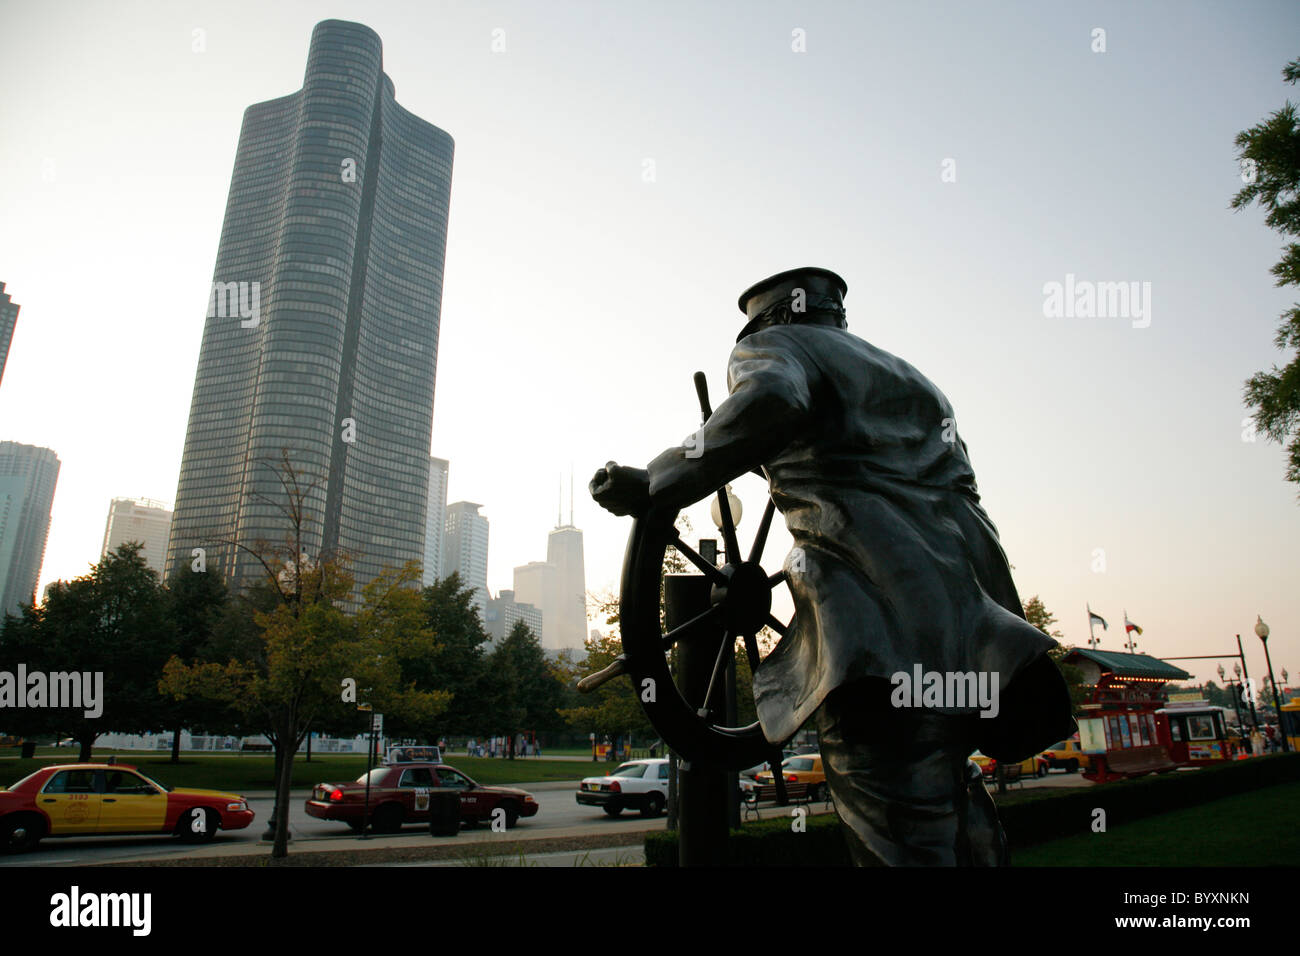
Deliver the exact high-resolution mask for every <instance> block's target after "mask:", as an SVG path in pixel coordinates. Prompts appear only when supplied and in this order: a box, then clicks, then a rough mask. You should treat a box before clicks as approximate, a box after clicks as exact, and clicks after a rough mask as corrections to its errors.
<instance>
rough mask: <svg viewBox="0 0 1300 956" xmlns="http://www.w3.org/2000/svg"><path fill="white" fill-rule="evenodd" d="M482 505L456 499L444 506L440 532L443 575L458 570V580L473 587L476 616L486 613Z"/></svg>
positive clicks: (485, 525) (485, 534) (485, 539)
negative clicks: (443, 526)
mask: <svg viewBox="0 0 1300 956" xmlns="http://www.w3.org/2000/svg"><path fill="white" fill-rule="evenodd" d="M482 507H483V506H482V505H480V504H475V503H474V502H472V501H457V502H455V503H454V504H450V505H448V506H447V520H446V526H445V531H444V533H443V553H442V570H443V577H450V576H451V575H452V573H453V572H455V573H458V574H460V582H461V584H462V585H464V586H466V587H472V588H474V605H475V606H476V607H477V608H478V613H479V617H480V618H485V617H486V612H487V602H488V589H487V568H488V519H487V518H486V517H485V516H484V515H481V514H479V513H478V509H479V508H482Z"/></svg>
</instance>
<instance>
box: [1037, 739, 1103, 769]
mask: <svg viewBox="0 0 1300 956" xmlns="http://www.w3.org/2000/svg"><path fill="white" fill-rule="evenodd" d="M1038 756H1040V757H1042V758H1043V759H1044V760H1046V761H1047V764H1048V766H1050V767H1051V768H1052V769H1053V770H1055V769H1057V768H1058V767H1060V768H1062V769H1064V770H1065V772H1066V773H1074V772H1075V771H1076V770H1080V769H1082V770H1087V769H1088V768H1090V767H1091V766H1092V758H1091V757H1090V756H1088V755H1087V754H1086V753H1084V752H1083V751H1082V750H1080V749H1079V741H1078V738H1073V737H1072V738H1071V739H1069V740H1062V741H1061V742H1060V743H1056V744H1052V746H1050V747H1048V748H1047V749H1046V750H1044V751H1043V752H1042V753H1041V754H1039V755H1038Z"/></svg>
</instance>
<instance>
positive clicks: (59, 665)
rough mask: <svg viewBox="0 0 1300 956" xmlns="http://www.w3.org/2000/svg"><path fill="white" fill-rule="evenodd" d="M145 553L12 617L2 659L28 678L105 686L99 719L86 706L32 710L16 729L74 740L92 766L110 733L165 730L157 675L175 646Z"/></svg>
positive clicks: (113, 556) (122, 553)
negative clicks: (74, 677) (21, 667)
mask: <svg viewBox="0 0 1300 956" xmlns="http://www.w3.org/2000/svg"><path fill="white" fill-rule="evenodd" d="M142 547H143V546H142V545H140V544H137V543H131V544H123V545H122V546H120V547H119V548H118V549H117V550H116V551H114V552H112V553H110V554H106V555H105V556H104V557H103V558H102V559H101V560H100V562H99V563H98V564H97V565H95V566H94V567H93V568H92V569H91V570H90V573H89V574H86V575H83V576H81V577H79V578H75V579H73V580H72V581H67V582H62V581H60V582H56V583H55V584H54V585H53V586H52V587H51V588H50V590H49V594H48V596H47V597H46V599H45V601H44V602H43V603H42V604H41V605H39V606H30V605H26V606H23V607H22V609H21V610H22V614H21V615H20V616H18V617H13V616H10V617H9V618H8V620H7V622H6V626H5V629H4V636H3V641H2V642H0V644H2V646H0V660H3V661H5V662H6V663H9V662H13V663H15V664H16V663H18V662H22V663H24V664H26V666H27V670H28V673H29V674H31V673H32V672H37V671H39V672H43V673H44V674H46V675H49V674H53V673H71V674H87V673H89V674H91V675H95V676H93V677H92V682H93V684H92V693H93V692H94V691H93V686H94V685H96V684H97V685H98V686H100V687H102V692H101V693H100V698H101V699H100V700H99V701H98V702H97V703H98V708H99V713H97V714H95V715H94V716H89V717H88V716H86V708H84V707H82V708H77V707H70V708H58V709H52V708H51V709H42V710H41V711H38V712H35V713H33V711H32V710H30V709H28V710H26V711H25V713H24V715H23V717H21V718H19V722H26V723H25V726H24V727H22V728H18V727H15V728H14V730H20V731H21V732H23V733H26V734H30V735H33V736H34V735H36V734H43V733H52V734H54V735H56V736H59V737H64V736H67V737H71V738H73V739H74V740H75V741H76V742H77V744H78V745H79V747H80V755H79V759H80V760H82V761H88V760H90V757H91V750H92V747H93V746H94V743H95V740H96V739H97V738H98V737H99V736H100V734H102V733H104V732H105V731H107V730H115V731H120V732H124V733H143V732H146V731H150V730H154V729H156V728H157V727H158V726H159V725H160V724H162V722H163V721H164V719H165V717H166V715H167V702H166V701H165V700H164V699H163V698H162V696H161V695H160V694H159V692H158V687H157V680H158V671H159V669H160V668H161V667H162V664H163V661H165V660H166V659H167V656H168V654H169V653H170V652H171V648H170V646H169V643H168V634H167V628H166V621H165V609H164V598H163V592H162V589H161V587H160V586H159V584H158V575H157V573H156V572H154V571H153V570H152V569H151V568H150V567H149V566H148V565H147V564H145V560H144V557H143V556H142V555H141V553H140V552H141V550H142ZM19 690H20V692H21V691H22V690H24V689H23V688H20V689H19ZM17 713H19V712H17V711H15V714H17ZM29 714H30V715H31V717H30V718H28V716H27V715H29ZM11 723H13V721H11V720H10V719H9V717H8V716H6V724H11ZM14 730H11V731H10V732H14Z"/></svg>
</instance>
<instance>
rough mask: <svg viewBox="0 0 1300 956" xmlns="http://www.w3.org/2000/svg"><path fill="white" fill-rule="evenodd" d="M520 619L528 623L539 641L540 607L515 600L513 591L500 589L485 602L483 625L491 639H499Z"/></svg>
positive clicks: (541, 623) (541, 624) (540, 636)
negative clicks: (499, 591) (500, 590)
mask: <svg viewBox="0 0 1300 956" xmlns="http://www.w3.org/2000/svg"><path fill="white" fill-rule="evenodd" d="M520 621H523V622H524V623H525V624H526V625H528V628H529V630H531V631H532V632H533V633H534V634H535V635H537V639H538V640H539V641H540V640H541V639H542V626H543V620H542V611H541V608H538V607H534V606H533V605H531V604H526V603H523V602H521V601H517V600H515V592H514V591H502V592H501V593H500V594H498V595H497V596H496V597H494V598H492V599H490V600H489V601H488V602H487V610H486V611H485V612H484V614H483V627H484V629H485V630H486V631H487V632H488V633H489V634H491V635H492V638H493V640H497V641H499V640H501V639H502V638H504V637H505V636H506V635H507V634H509V633H510V632H511V631H512V630H514V626H515V625H516V624H517V623H518V622H520Z"/></svg>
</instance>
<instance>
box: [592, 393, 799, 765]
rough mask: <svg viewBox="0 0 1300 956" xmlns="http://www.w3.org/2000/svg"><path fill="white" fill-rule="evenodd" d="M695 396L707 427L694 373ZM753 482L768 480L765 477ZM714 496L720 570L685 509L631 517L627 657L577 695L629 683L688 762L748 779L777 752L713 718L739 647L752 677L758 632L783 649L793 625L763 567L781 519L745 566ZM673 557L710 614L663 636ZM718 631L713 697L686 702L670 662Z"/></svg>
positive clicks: (767, 516) (721, 494)
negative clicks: (784, 618)
mask: <svg viewBox="0 0 1300 956" xmlns="http://www.w3.org/2000/svg"><path fill="white" fill-rule="evenodd" d="M695 387H696V392H697V394H698V395H699V399H700V409H701V412H702V415H703V419H704V420H705V421H708V419H709V416H710V415H711V414H712V410H711V408H710V407H709V398H708V390H707V386H706V385H705V379H704V375H703V373H701V372H696V373H695ZM756 473H757V474H759V475H760V476H763V474H762V472H761V471H757V470H756ZM763 477H765V476H763ZM716 494H717V499H718V507H719V510H720V512H721V517H722V522H721V524H722V535H723V546H724V547H725V549H726V552H725V553H726V558H727V563H726V565H724V566H723V567H721V568H719V567H716V566H715V565H713V564H712V563H710V562H709V561H708V560H707V559H706V558H704V557H703V556H702V555H701V554H700V553H699V552H698V551H696V550H695V549H694V548H692V547H691V546H690V545H689V544H687V543H686V542H685V541H683V540H682V538H681V535H680V533H679V532H678V530H677V528H676V521H677V516H678V514H679V510H678V509H675V508H664V507H659V506H654V505H652V506H651V507H650V508H649V509H648V510H647V511H645V512H644V513H643V514H640V515H637V516H635V517H634V520H633V524H632V532H631V535H630V536H629V537H628V543H627V552H626V554H625V555H624V558H623V579H622V584H621V587H620V594H619V597H620V602H619V603H620V610H619V622H620V628H621V631H622V639H623V654H622V655H620V656H619V657H618V658H617V659H616V660H615V661H614V663H612V664H610V665H609V666H608V667H606V668H605V669H604V670H602V671H599V672H598V673H595V674H592V675H590V676H588V677H586V678H584V679H583V680H582V681H581V682H580V683H579V684H578V689H579V690H581V691H584V692H586V691H591V690H594V689H595V688H596V687H599V686H600V685H601V684H603V683H604V682H605V681H607V680H610V679H612V678H614V677H617V676H619V675H621V674H629V675H631V677H632V682H633V689H634V691H635V692H636V693H637V698H638V700H639V701H640V702H641V706H642V708H643V709H644V711H645V713H646V717H647V718H648V719H649V721H650V723H651V724H652V725H653V726H654V728H655V730H656V731H658V733H659V735H660V736H661V737H662V738H663V740H664V742H665V743H666V744H667V745H668V746H669V747H671V748H672V749H673V750H674V751H676V752H677V753H678V754H680V755H681V756H682V757H684V758H685V759H686V760H688V761H693V762H694V761H698V762H700V763H707V764H711V765H713V766H716V767H721V768H726V769H729V770H743V769H745V768H747V767H752V766H754V765H756V764H759V763H762V762H764V761H773V762H774V764H775V763H779V761H780V752H779V750H778V749H777V747H776V746H775V745H773V744H772V743H769V742H768V740H767V739H766V737H764V735H763V730H762V728H761V727H760V726H759V723H758V721H755V722H754V723H752V724H749V725H747V726H743V727H728V726H723V725H721V724H717V723H714V722H713V721H712V720H711V719H710V717H709V713H710V711H711V710H713V711H714V712H716V710H717V708H716V704H717V702H718V701H720V700H721V697H722V694H723V692H724V691H723V684H724V675H725V672H726V669H727V664H728V660H729V658H730V656H731V654H732V653H733V648H734V646H735V641H736V639H737V638H741V639H743V641H744V646H745V653H746V656H747V657H748V660H749V665H750V669H751V672H753V671H757V669H758V665H759V664H760V663H761V661H762V660H763V656H762V655H761V653H760V648H759V643H758V633H759V631H760V630H762V628H763V627H769V628H771V629H772V630H773V631H775V632H776V633H777V634H778V635H779V636H780V637H781V639H784V637H785V635H786V634H787V633H788V632H789V629H790V627H791V626H792V624H793V621H791V622H789V623H782V622H781V621H780V620H779V619H778V618H777V617H775V616H774V615H773V614H772V591H773V590H774V589H775V588H777V587H778V586H780V585H781V584H783V583H784V582H785V580H786V574H785V571H784V570H783V569H782V570H778V571H775V572H772V573H769V572H768V571H765V570H764V569H763V566H762V559H763V550H764V547H765V546H766V544H767V537H768V531H769V530H770V529H771V526H772V518H773V516H774V514H775V513H776V505H775V503H774V502H773V501H772V499H771V497H769V498H768V501H767V506H766V507H765V508H764V510H763V517H762V519H761V520H760V521H759V526H758V531H757V533H756V534H755V536H754V541H753V544H752V545H751V546H750V549H749V551H748V553H747V556H744V557H743V559H742V556H743V555H744V554H745V553H744V552H742V551H741V549H740V544H739V542H738V541H737V538H736V526H735V522H734V521H733V519H732V514H731V507H730V503H729V502H728V500H727V490H726V487H725V486H724V487H722V488H719V489H718V490H717V492H716ZM700 500H704V499H700ZM669 547H674V548H676V549H677V552H678V553H679V554H680V555H681V556H682V557H683V558H685V559H686V560H687V561H689V562H690V563H691V564H692V565H694V566H695V567H696V568H697V569H699V570H700V571H701V572H703V574H704V575H705V577H707V578H708V579H709V580H710V581H711V582H712V584H713V586H712V589H711V593H710V606H709V608H708V609H707V610H704V611H702V612H701V613H699V614H697V615H696V616H695V617H693V618H691V619H690V620H688V621H686V622H685V623H682V624H679V625H678V626H677V627H675V628H673V629H671V630H669V631H668V632H667V633H665V632H664V631H663V630H662V629H661V626H660V613H659V611H660V584H661V580H662V576H663V569H664V558H665V556H666V554H667V551H668V548H669ZM719 627H721V628H723V629H725V636H724V638H723V640H722V641H721V643H720V646H719V650H718V655H717V659H716V660H715V662H714V665H713V673H712V676H711V678H710V680H709V683H708V690H707V691H706V692H705V694H704V695H703V699H702V700H687V699H686V698H685V697H684V696H683V695H682V693H681V690H680V689H679V688H678V686H677V683H676V682H675V681H674V680H673V675H672V672H671V670H670V668H669V661H668V652H669V651H671V650H672V648H673V647H674V646H675V645H677V644H678V643H681V642H687V641H691V640H692V639H707V638H709V637H712V638H714V639H716V638H717V634H718V629H719ZM777 646H779V642H778V645H777ZM769 653H771V652H769ZM647 681H651V682H653V683H649V684H647V683H646V682H647ZM647 689H649V690H650V692H649V693H647V692H646V691H647ZM773 773H774V778H775V780H776V781H777V786H778V788H780V789H784V788H783V787H781V775H780V773H779V772H778V768H777V767H776V766H775V765H774V766H773Z"/></svg>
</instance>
